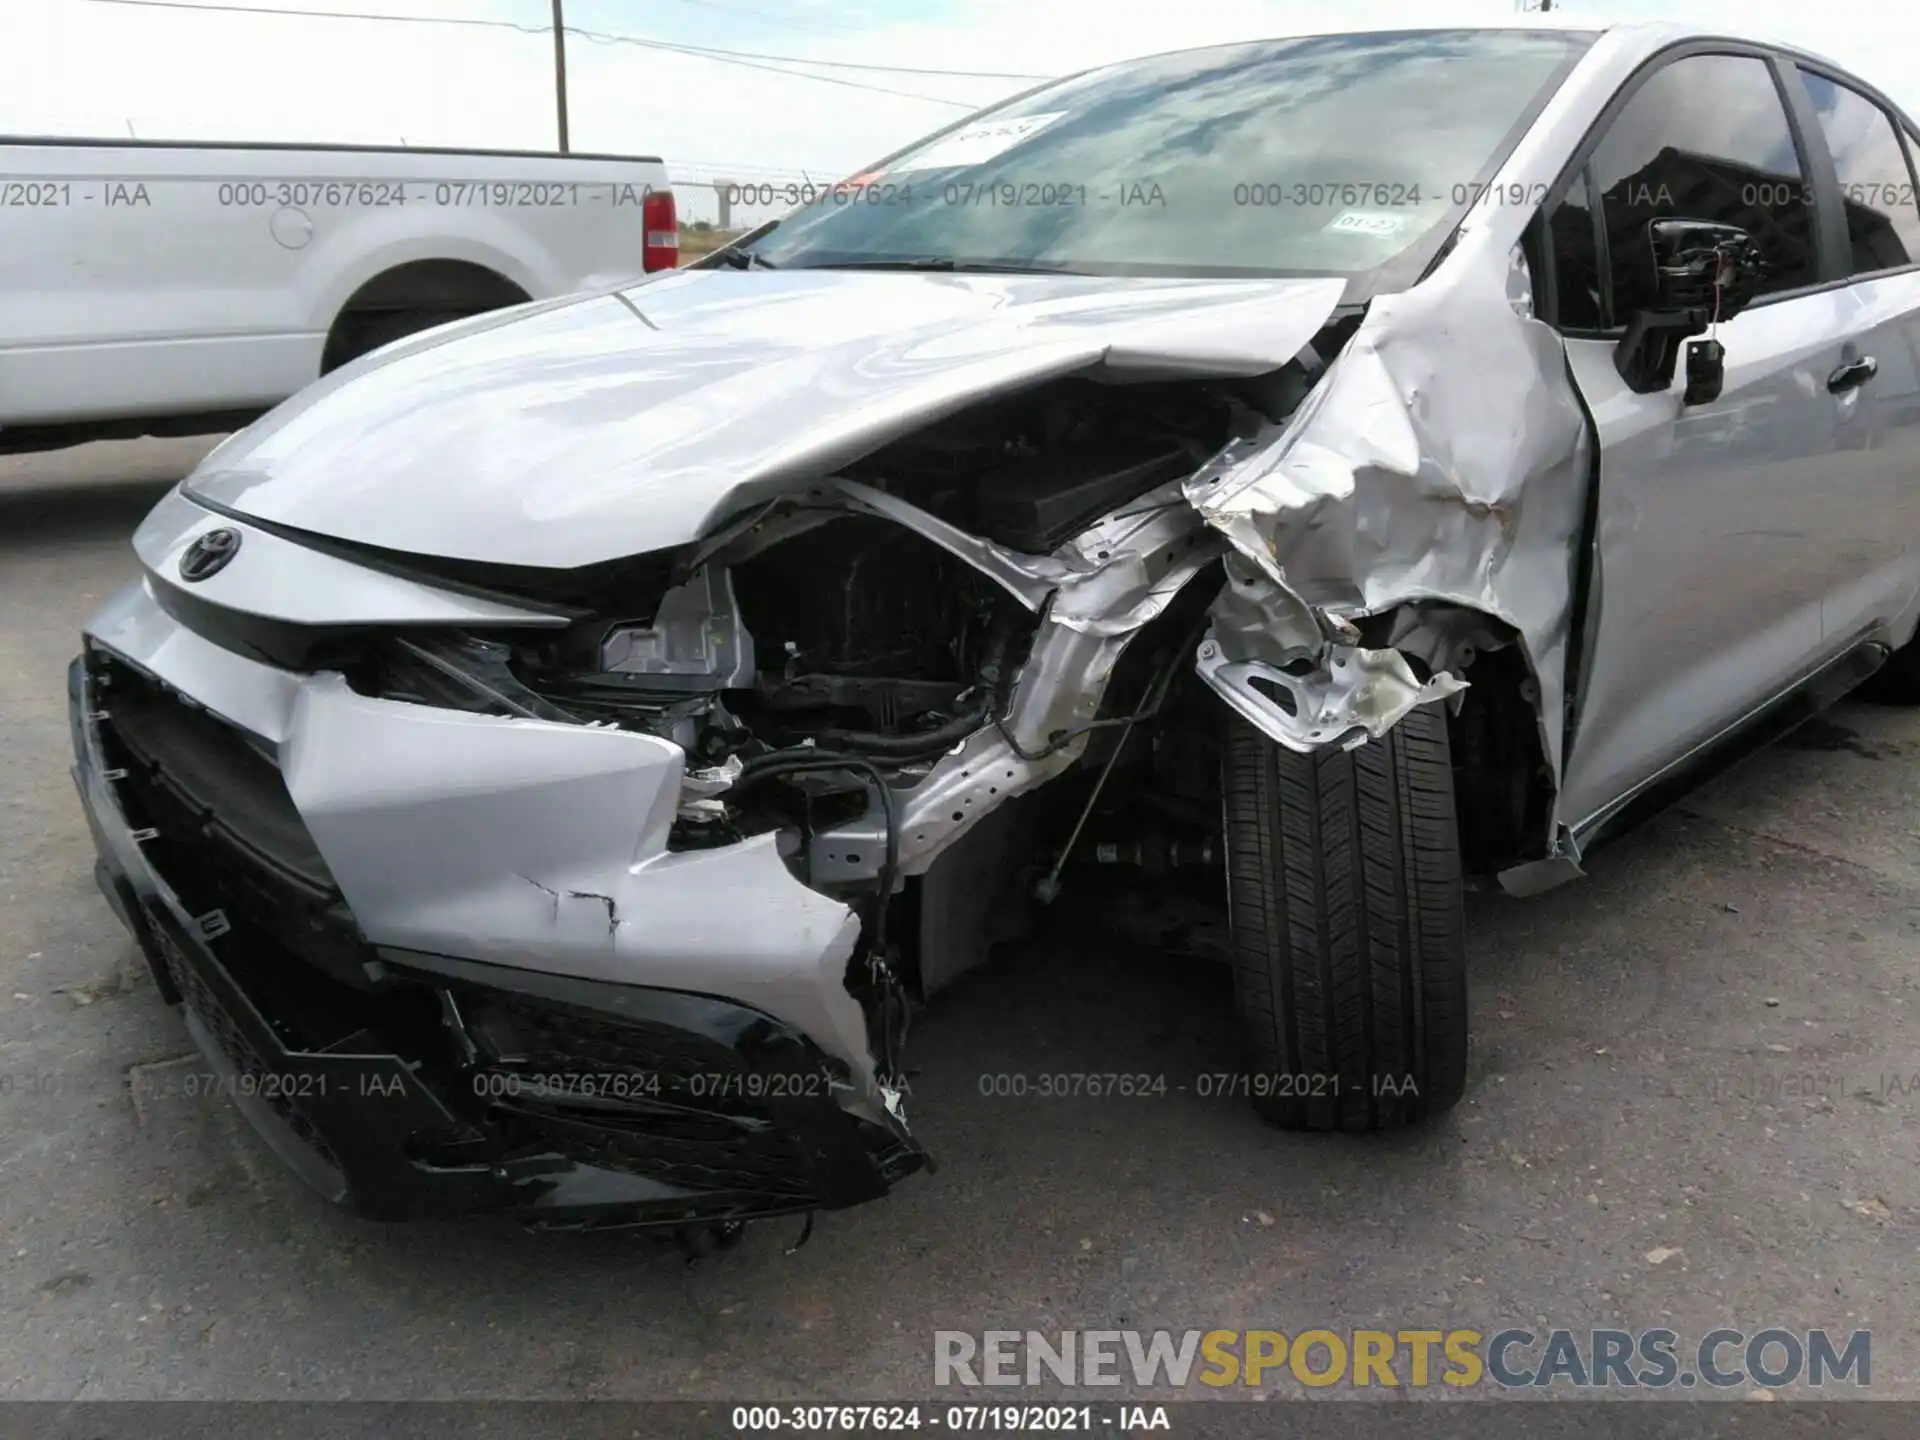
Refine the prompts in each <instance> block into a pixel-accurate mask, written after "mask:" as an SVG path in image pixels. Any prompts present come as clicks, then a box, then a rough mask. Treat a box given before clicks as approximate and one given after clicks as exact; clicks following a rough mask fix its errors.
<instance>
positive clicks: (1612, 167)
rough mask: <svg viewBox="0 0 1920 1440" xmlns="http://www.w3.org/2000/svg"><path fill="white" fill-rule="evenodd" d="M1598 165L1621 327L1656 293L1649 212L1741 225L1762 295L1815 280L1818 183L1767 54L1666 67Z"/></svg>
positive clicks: (1641, 93) (1605, 145) (1603, 145)
mask: <svg viewBox="0 0 1920 1440" xmlns="http://www.w3.org/2000/svg"><path fill="white" fill-rule="evenodd" d="M1593 172H1594V175H1595V177H1596V181H1597V183H1598V185H1599V187H1600V200H1601V208H1602V211H1603V213H1604V214H1605V217H1606V227H1607V261H1608V268H1609V270H1610V272H1611V276H1612V280H1613V314H1612V316H1611V319H1612V321H1613V323H1614V324H1616V325H1623V324H1625V323H1626V319H1627V317H1628V316H1629V315H1630V314H1632V313H1633V311H1635V310H1636V309H1644V308H1646V307H1648V306H1649V305H1650V304H1651V303H1652V301H1653V283H1654V265H1653V248H1652V245H1651V243H1650V241H1649V239H1648V235H1647V226H1648V223H1649V222H1650V221H1653V220H1660V219H1682V220H1711V221H1716V222H1718V223H1720V224H1723V225H1738V226H1739V227H1740V228H1741V229H1742V230H1745V231H1746V232H1747V233H1749V234H1750V235H1752V236H1753V238H1754V240H1755V241H1756V242H1758V244H1759V246H1760V251H1761V253H1762V254H1763V255H1764V256H1765V257H1766V260H1767V268H1768V274H1767V278H1766V280H1765V281H1764V282H1763V283H1762V284H1761V286H1760V289H1759V293H1760V294H1762V295H1765V294H1768V293H1771V292H1773V291H1778V290H1791V289H1793V288H1795V287H1796V286H1800V285H1811V284H1812V283H1813V282H1814V280H1815V279H1816V278H1817V270H1816V261H1815V256H1814V245H1813V235H1814V206H1813V195H1812V193H1811V189H1812V187H1811V186H1810V185H1809V184H1808V183H1807V180H1806V177H1805V175H1804V174H1803V172H1802V169H1801V164H1800V157H1799V155H1798V153H1797V152H1796V151H1795V149H1794V144H1793V132H1792V131H1791V130H1789V129H1788V127H1787V112H1786V107H1785V105H1784V104H1783V103H1782V102H1781V99H1780V92H1779V89H1778V87H1776V86H1775V84H1774V82H1773V71H1772V69H1771V68H1770V67H1769V66H1768V64H1767V62H1766V61H1764V60H1761V59H1759V58H1757V57H1755V56H1751V55H1690V56H1688V57H1686V58H1685V59H1683V60H1676V61H1674V62H1673V63H1672V64H1670V65H1667V66H1666V67H1665V68H1663V69H1661V70H1660V71H1658V72H1657V73H1655V74H1654V75H1653V76H1652V77H1651V78H1650V79H1649V80H1648V81H1647V83H1646V84H1644V85H1642V86H1641V87H1640V89H1639V90H1638V91H1636V92H1635V93H1634V96H1633V98H1632V99H1631V100H1630V101H1628V102H1627V106H1626V108H1625V109H1624V110H1622V111H1621V112H1620V114H1619V115H1618V116H1616V117H1615V118H1614V121H1613V123H1612V125H1611V126H1609V127H1608V129H1607V133H1606V135H1605V137H1604V138H1603V139H1602V140H1601V141H1600V146H1599V148H1598V149H1597V150H1596V151H1595V152H1594V157H1593Z"/></svg>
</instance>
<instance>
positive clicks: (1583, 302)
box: [1547, 173, 1606, 330]
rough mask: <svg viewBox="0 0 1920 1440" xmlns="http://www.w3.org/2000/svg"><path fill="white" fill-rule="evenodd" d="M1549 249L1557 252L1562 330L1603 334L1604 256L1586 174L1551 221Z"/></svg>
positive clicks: (1558, 319)
mask: <svg viewBox="0 0 1920 1440" xmlns="http://www.w3.org/2000/svg"><path fill="white" fill-rule="evenodd" d="M1547 245H1548V247H1549V248H1550V249H1551V250H1552V252H1553V288H1554V300H1555V303H1556V304H1557V305H1558V306H1559V313H1558V314H1557V315H1556V316H1555V317H1554V318H1555V321H1556V323H1557V324H1558V325H1559V327H1560V328H1561V329H1562V330H1599V329H1602V328H1604V327H1605V325H1606V318H1605V315H1604V313H1603V311H1602V309H1601V303H1600V301H1601V293H1600V252H1599V250H1598V248H1597V247H1596V245H1595V243H1594V236H1593V201H1592V197H1591V196H1590V195H1589V194H1588V193H1587V177H1586V175H1585V174H1584V173H1582V174H1579V175H1576V176H1574V178H1573V183H1572V184H1571V185H1569V186H1568V187H1567V193H1566V194H1565V195H1563V196H1562V197H1561V199H1560V203H1559V204H1557V205H1555V206H1554V207H1553V213H1552V214H1551V215H1549V216H1548V217H1547Z"/></svg>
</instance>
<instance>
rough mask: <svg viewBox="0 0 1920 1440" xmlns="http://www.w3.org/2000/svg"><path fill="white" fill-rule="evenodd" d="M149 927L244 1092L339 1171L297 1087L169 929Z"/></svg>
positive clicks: (152, 919)
mask: <svg viewBox="0 0 1920 1440" xmlns="http://www.w3.org/2000/svg"><path fill="white" fill-rule="evenodd" d="M147 924H148V931H149V933H150V934H151V935H153V936H154V938H155V942H156V943H157V944H158V945H159V946H160V950H161V953H162V954H163V955H164V956H165V957H166V962H167V973H168V974H169V975H170V976H172V977H173V984H174V988H175V989H176V990H178V991H179V992H180V996H181V998H182V1000H184V1001H185V1002H186V1005H187V1008H188V1009H190V1010H191V1011H192V1012H193V1015H194V1018H195V1019H196V1020H198V1021H199V1022H200V1023H201V1024H202V1025H204V1026H205V1027H206V1028H207V1031H208V1032H209V1033H210V1034H211V1035H212V1036H213V1042H214V1044H215V1045H217V1046H218V1047H219V1049H220V1053H221V1054H222V1055H224V1056H226V1058H227V1060H228V1061H229V1062H230V1063H231V1064H232V1066H233V1068H234V1070H235V1072H236V1083H237V1085H238V1086H239V1088H240V1091H241V1093H242V1094H245V1095H254V1096H258V1097H259V1098H260V1099H261V1100H263V1101H265V1102H266V1103H267V1105H268V1106H269V1107H271V1109H272V1110H273V1113H274V1114H276V1115H278V1116H279V1117H280V1118H281V1119H282V1120H284V1121H285V1122H286V1123H287V1125H288V1127H289V1128H290V1129H292V1131H293V1133H294V1134H296V1135H298V1136H299V1137H300V1138H301V1140H303V1141H305V1142H306V1143H307V1144H308V1145H310V1146H312V1147H313V1149H315V1150H316V1151H318V1152H319V1154H320V1156H321V1157H322V1158H323V1159H324V1160H326V1162H327V1163H328V1164H329V1165H331V1166H333V1167H334V1168H335V1169H338V1168H339V1166H340V1160H339V1157H338V1156H337V1155H335V1154H334V1152H333V1147H332V1146H331V1145H329V1144H328V1143H327V1139H326V1136H325V1135H323V1134H322V1133H321V1132H320V1130H319V1128H318V1127H317V1126H316V1125H315V1124H314V1123H313V1121H312V1120H311V1119H310V1118H309V1117H308V1116H307V1114H306V1112H305V1111H303V1110H302V1109H301V1108H300V1103H299V1101H297V1100H295V1099H294V1098H293V1095H292V1094H291V1093H290V1092H291V1090H292V1089H293V1086H292V1085H291V1084H290V1083H289V1077H288V1076H286V1075H281V1074H277V1073H275V1072H274V1070H273V1069H272V1068H271V1067H270V1066H268V1065H267V1064H266V1063H265V1062H264V1061H263V1060H262V1059H261V1058H260V1054H259V1052H258V1051H256V1050H255V1049H254V1048H253V1043H252V1042H251V1041H249V1040H248V1039H247V1037H246V1035H245V1033H244V1032H242V1031H241V1029H240V1027H239V1026H238V1025H235V1024H234V1023H233V1020H232V1018H231V1017H230V1016H229V1015H228V1014H227V1012H226V1009H225V1007H223V1006H222V1005H221V1004H220V1002H219V1001H218V1000H216V999H215V998H214V995H213V992H212V991H210V990H209V989H207V986H206V983H205V982H204V981H202V980H201V978H200V976H199V974H198V972H196V971H195V970H194V968H193V966H191V965H189V964H188V963H187V961H186V958H185V957H184V956H182V955H181V954H180V951H179V948H178V947H177V946H176V945H175V944H174V942H173V941H172V940H171V939H169V938H168V936H167V932H166V929H165V927H164V926H163V925H161V923H160V922H159V920H158V919H157V918H155V917H154V916H152V915H149V916H148V917H147Z"/></svg>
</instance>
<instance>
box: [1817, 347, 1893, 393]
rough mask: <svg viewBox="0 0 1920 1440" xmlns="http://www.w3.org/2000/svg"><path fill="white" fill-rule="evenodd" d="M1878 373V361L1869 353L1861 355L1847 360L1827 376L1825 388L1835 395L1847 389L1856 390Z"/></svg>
mask: <svg viewBox="0 0 1920 1440" xmlns="http://www.w3.org/2000/svg"><path fill="white" fill-rule="evenodd" d="M1879 373H1880V362H1879V361H1878V360H1876V359H1874V358H1873V357H1872V356H1871V355H1862V356H1861V357H1860V358H1859V359H1858V360H1849V361H1847V363H1846V364H1844V365H1842V366H1841V367H1840V368H1839V369H1838V370H1836V371H1834V372H1833V373H1832V374H1831V375H1829V376H1828V377H1827V389H1829V390H1831V391H1832V392H1833V393H1834V394H1836V395H1841V394H1844V393H1846V392H1847V391H1849V390H1858V389H1859V388H1860V387H1861V386H1862V385H1864V384H1866V383H1867V381H1869V380H1871V379H1872V378H1873V377H1874V376H1876V375H1878V374H1879Z"/></svg>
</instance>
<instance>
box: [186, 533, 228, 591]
mask: <svg viewBox="0 0 1920 1440" xmlns="http://www.w3.org/2000/svg"><path fill="white" fill-rule="evenodd" d="M239 553H240V532H239V531H238V530H231V529H228V528H227V527H225V526H222V527H221V528H220V529H218V530H209V531H207V533H206V534H204V535H202V536H201V537H200V538H199V539H198V540H195V541H194V542H193V543H192V544H191V545H189V546H188V547H187V552H186V554H184V555H182V556H181V557H180V578H181V579H182V580H185V581H188V582H193V581H197V580H205V579H206V578H207V577H208V576H210V575H218V574H219V573H220V572H221V571H222V570H224V569H226V568H227V564H228V562H229V561H231V560H232V559H233V557H234V556H235V555H238V554H239Z"/></svg>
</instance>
